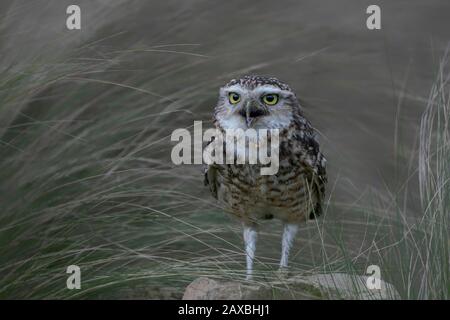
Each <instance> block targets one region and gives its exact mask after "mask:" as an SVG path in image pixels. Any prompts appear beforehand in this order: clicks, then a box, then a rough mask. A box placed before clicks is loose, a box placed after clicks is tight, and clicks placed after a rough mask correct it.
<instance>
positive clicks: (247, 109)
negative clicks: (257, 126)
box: [245, 102, 255, 128]
mask: <svg viewBox="0 0 450 320" xmlns="http://www.w3.org/2000/svg"><path fill="white" fill-rule="evenodd" d="M254 119H255V118H252V117H251V116H250V103H249V102H247V105H246V106H245V123H246V124H247V128H250V126H251V125H252V122H253V120H254Z"/></svg>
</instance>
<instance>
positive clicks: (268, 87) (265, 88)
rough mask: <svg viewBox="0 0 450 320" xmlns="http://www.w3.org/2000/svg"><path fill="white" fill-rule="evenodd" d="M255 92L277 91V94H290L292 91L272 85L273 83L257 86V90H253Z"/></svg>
mask: <svg viewBox="0 0 450 320" xmlns="http://www.w3.org/2000/svg"><path fill="white" fill-rule="evenodd" d="M253 92H254V93H265V92H267V93H275V94H289V93H291V92H290V91H287V90H282V89H280V88H279V87H276V86H271V85H264V86H261V87H258V88H256V89H255V90H253Z"/></svg>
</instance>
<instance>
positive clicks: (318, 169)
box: [294, 122, 328, 219]
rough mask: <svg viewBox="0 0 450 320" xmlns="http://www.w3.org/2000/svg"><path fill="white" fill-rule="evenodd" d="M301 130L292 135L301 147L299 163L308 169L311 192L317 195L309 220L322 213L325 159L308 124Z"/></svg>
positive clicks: (325, 181)
mask: <svg viewBox="0 0 450 320" xmlns="http://www.w3.org/2000/svg"><path fill="white" fill-rule="evenodd" d="M303 129H304V130H303V131H302V132H301V133H300V132H296V134H294V139H295V140H296V142H297V143H299V144H300V145H301V149H302V155H301V157H300V158H301V160H300V161H301V163H302V165H303V166H304V167H305V168H307V169H309V172H310V174H311V181H312V183H313V185H312V188H313V192H315V193H316V195H317V199H318V200H317V203H316V204H315V208H314V210H313V211H312V212H311V213H310V216H309V218H310V219H314V218H315V217H317V216H319V215H320V214H321V213H322V205H323V201H324V199H325V186H326V184H327V180H328V179H327V172H326V159H325V157H324V155H323V154H322V153H321V152H320V150H319V142H318V141H317V138H316V134H315V132H314V130H313V128H312V127H311V126H310V124H309V123H308V122H307V123H306V128H303ZM305 129H306V130H305Z"/></svg>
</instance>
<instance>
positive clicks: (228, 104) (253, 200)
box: [205, 76, 327, 279]
mask: <svg viewBox="0 0 450 320" xmlns="http://www.w3.org/2000/svg"><path fill="white" fill-rule="evenodd" d="M214 124H215V126H216V128H217V129H219V130H221V131H223V132H225V131H226V130H227V129H237V128H240V129H243V130H246V129H248V128H253V129H255V130H258V129H279V170H278V172H277V173H276V174H274V175H261V174H260V170H259V168H260V166H261V165H260V164H242V165H240V164H210V165H208V166H207V167H206V170H205V184H206V185H209V188H210V190H211V193H212V194H213V196H214V197H215V198H217V199H218V200H219V202H220V203H221V204H222V205H223V207H224V209H225V211H227V212H229V213H231V214H233V215H234V216H236V217H238V218H239V219H240V220H241V221H242V223H243V226H244V242H245V251H246V255H247V278H248V279H249V278H251V276H252V270H253V259H254V255H255V249H256V240H257V231H258V224H259V221H260V220H265V219H272V218H277V219H280V220H281V221H283V223H284V231H283V238H282V248H281V250H282V251H281V261H280V269H286V268H287V265H288V256H289V251H290V249H291V247H292V243H293V240H294V237H295V235H296V233H297V230H298V225H299V223H301V222H304V221H306V220H308V219H314V217H316V216H318V215H319V214H320V213H321V211H322V201H323V198H324V193H325V184H326V182H327V177H326V171H325V163H326V160H325V158H324V156H323V155H322V153H321V152H320V151H319V143H318V141H317V139H316V134H315V131H314V129H313V127H312V126H311V124H310V122H309V121H308V120H307V119H306V118H305V116H304V114H303V111H302V107H301V106H300V105H299V102H298V100H297V97H296V95H295V93H294V92H293V91H292V90H291V89H290V87H289V86H288V85H287V84H285V83H282V82H281V81H279V80H278V79H276V78H268V77H261V76H245V77H243V78H241V79H234V80H231V81H230V82H229V83H228V84H226V85H225V86H224V87H222V88H221V89H220V95H219V101H218V104H217V106H216V108H215V112H214Z"/></svg>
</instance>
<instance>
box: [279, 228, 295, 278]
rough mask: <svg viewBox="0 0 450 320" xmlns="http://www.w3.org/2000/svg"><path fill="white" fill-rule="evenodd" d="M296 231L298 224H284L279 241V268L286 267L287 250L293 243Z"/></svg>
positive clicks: (288, 250)
mask: <svg viewBox="0 0 450 320" xmlns="http://www.w3.org/2000/svg"><path fill="white" fill-rule="evenodd" d="M297 231H298V225H296V224H292V223H287V224H285V225H284V230H283V240H282V242H281V261H280V270H283V269H284V270H285V269H287V266H288V258H289V252H290V250H291V248H292V244H293V243H294V239H295V235H296V234H297Z"/></svg>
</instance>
